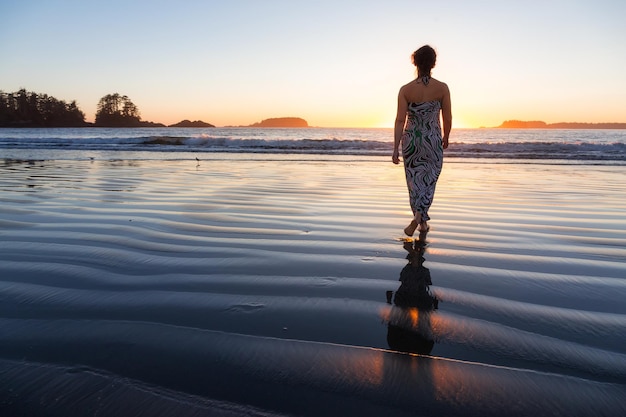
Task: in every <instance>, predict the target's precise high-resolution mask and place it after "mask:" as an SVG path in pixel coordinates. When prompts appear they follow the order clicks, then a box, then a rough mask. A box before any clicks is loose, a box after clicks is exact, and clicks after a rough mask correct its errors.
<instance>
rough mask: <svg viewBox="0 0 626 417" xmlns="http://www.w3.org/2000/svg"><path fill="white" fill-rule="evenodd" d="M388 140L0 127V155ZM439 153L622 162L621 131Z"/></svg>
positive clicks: (501, 132)
mask: <svg viewBox="0 0 626 417" xmlns="http://www.w3.org/2000/svg"><path fill="white" fill-rule="evenodd" d="M392 143H393V132H392V130H391V129H332V128H306V129H258V128H256V129H255V128H197V129H196V128H140V129H137V128H135V129H121V128H117V129H107V128H81V129H71V128H70V129H0V157H2V158H8V159H29V158H35V159H37V158H44V157H45V155H48V157H50V158H57V159H58V158H60V159H74V158H76V159H83V158H85V155H84V154H83V153H82V152H87V151H91V152H95V151H99V152H107V153H109V154H108V155H107V158H113V159H115V158H121V159H129V158H130V159H187V158H190V157H191V155H190V153H191V154H198V153H223V152H228V153H256V154H260V153H264V154H267V153H270V154H291V155H293V154H300V155H302V154H308V155H360V156H384V155H388V154H389V153H390V148H391V144H392ZM117 152H127V154H126V155H124V156H122V155H121V154H117V156H116V153H117ZM163 152H165V153H166V154H167V155H163V154H162V153H163ZM130 153H134V154H130ZM446 155H447V156H449V157H455V158H491V159H513V160H562V161H569V162H570V163H580V161H595V162H601V163H605V164H619V165H622V164H626V130H583V129H580V130H557V129H454V130H453V133H452V136H451V139H450V147H449V148H448V150H447V151H446Z"/></svg>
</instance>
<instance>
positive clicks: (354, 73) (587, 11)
mask: <svg viewBox="0 0 626 417" xmlns="http://www.w3.org/2000/svg"><path fill="white" fill-rule="evenodd" d="M0 16H2V21H3V24H2V25H1V26H0V56H1V57H2V60H1V62H0V89H1V90H3V91H5V92H12V91H16V90H18V89H19V88H22V87H24V88H26V89H28V90H30V91H35V92H40V93H47V94H50V95H53V96H55V97H56V98H59V99H63V100H66V101H71V100H77V102H78V104H79V106H80V107H81V109H83V111H85V113H86V116H87V119H88V120H93V118H94V114H95V108H96V104H97V102H98V100H99V99H100V98H101V97H102V96H104V95H106V94H109V93H114V92H118V93H120V94H126V95H128V96H129V97H130V98H131V100H132V101H133V102H134V103H135V104H136V105H137V106H138V107H139V109H140V111H141V114H142V118H143V119H144V120H150V121H156V122H162V123H167V124H170V123H175V122H178V121H180V120H182V119H192V120H196V119H201V120H204V121H207V122H210V123H213V124H216V125H218V126H224V125H241V124H250V123H254V122H257V121H260V120H262V119H265V118H269V117H281V116H298V117H303V118H305V119H307V120H308V121H309V124H311V125H315V126H346V127H358V126H365V127H370V126H371V127H379V126H391V125H392V123H393V118H394V116H395V105H396V97H397V92H398V89H399V87H400V86H401V85H402V84H404V83H406V82H408V81H410V80H411V79H412V78H413V76H414V67H413V66H412V65H411V62H410V54H411V53H412V52H413V51H414V50H415V49H416V48H417V47H419V46H421V45H423V44H426V43H428V44H430V45H432V46H434V47H435V48H436V49H437V51H438V53H439V57H438V62H437V67H436V68H435V69H434V71H433V75H434V76H435V78H438V79H441V80H442V81H444V82H446V83H448V85H449V86H450V89H451V91H452V99H453V111H454V125H455V126H456V127H479V126H494V125H498V124H500V123H501V122H502V121H503V120H506V119H521V120H544V121H546V122H560V121H582V122H611V121H621V122H626V116H625V115H626V112H625V111H624V109H626V82H625V81H624V79H623V73H624V70H625V69H626V47H624V44H625V42H626V25H624V24H623V17H624V16H626V2H623V1H604V0H599V1H595V2H588V1H510V2H503V1H474V2H467V1H440V2H431V1H428V2H426V1H415V0H413V1H394V0H390V1H386V2H381V1H366V0H363V1H340V0H335V1H317V2H315V1H307V2H304V1H297V0H292V1H271V0H268V1H264V2H261V1H238V0H230V1H184V0H182V1H176V2H173V1H132V0H126V1H117V0H113V1H89V0H82V1H56V0H49V1H31V0H15V1H10V0H0Z"/></svg>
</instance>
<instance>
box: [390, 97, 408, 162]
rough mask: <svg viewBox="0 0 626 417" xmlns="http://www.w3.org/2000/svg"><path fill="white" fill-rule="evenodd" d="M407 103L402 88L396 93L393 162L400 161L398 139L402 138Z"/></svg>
mask: <svg viewBox="0 0 626 417" xmlns="http://www.w3.org/2000/svg"><path fill="white" fill-rule="evenodd" d="M408 106H409V103H408V102H407V101H406V98H405V97H404V91H403V88H401V89H400V92H399V93H398V112H397V113H396V122H395V124H394V127H393V155H392V156H391V161H392V162H393V163H394V164H398V163H400V150H399V148H400V141H401V140H402V131H403V130H404V124H405V123H406V111H407V108H408Z"/></svg>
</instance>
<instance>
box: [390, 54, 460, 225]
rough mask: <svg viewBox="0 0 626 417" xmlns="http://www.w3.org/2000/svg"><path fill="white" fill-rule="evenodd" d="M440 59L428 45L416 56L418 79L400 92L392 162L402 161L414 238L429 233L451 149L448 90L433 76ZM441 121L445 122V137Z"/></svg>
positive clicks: (414, 56) (450, 113)
mask: <svg viewBox="0 0 626 417" xmlns="http://www.w3.org/2000/svg"><path fill="white" fill-rule="evenodd" d="M436 59H437V55H436V53H435V50H434V49H433V48H431V47H430V46H428V45H425V46H422V47H421V48H419V49H418V50H417V51H415V52H414V53H413V64H414V65H415V66H416V67H417V78H416V79H415V80H413V81H411V82H410V83H408V84H406V85H404V86H402V88H400V93H399V94H398V113H397V115H396V122H395V126H394V148H393V155H392V161H393V163H394V164H398V163H399V162H400V157H399V153H400V151H399V148H400V145H401V146H402V158H403V159H404V170H405V173H406V183H407V186H408V189H409V202H410V204H411V210H412V211H413V220H411V223H410V224H409V225H408V226H407V227H406V228H405V229H404V233H406V234H407V235H408V236H413V233H415V230H416V229H419V230H420V231H426V230H428V220H430V217H429V216H428V209H429V208H430V205H431V204H432V202H433V197H434V195H435V186H436V185H437V179H438V178H439V174H440V173H441V168H442V164H443V150H444V149H446V148H447V147H448V138H449V136H450V130H451V128H452V111H451V104H450V91H449V90H448V86H447V85H446V84H445V83H443V82H441V81H438V80H436V79H434V78H432V76H431V70H432V69H433V67H434V66H435V61H436ZM440 117H442V118H443V136H442V132H441V123H440Z"/></svg>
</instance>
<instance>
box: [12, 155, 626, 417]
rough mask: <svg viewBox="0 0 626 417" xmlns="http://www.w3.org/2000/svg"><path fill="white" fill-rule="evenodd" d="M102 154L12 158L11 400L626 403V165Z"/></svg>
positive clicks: (331, 410)
mask: <svg viewBox="0 0 626 417" xmlns="http://www.w3.org/2000/svg"><path fill="white" fill-rule="evenodd" d="M103 156H104V154H102V155H99V154H97V153H95V158H94V160H89V159H88V158H84V159H82V160H71V161H70V160H54V161H6V160H5V161H0V203H1V204H0V237H1V239H0V261H1V263H0V277H1V279H0V298H1V300H2V302H1V303H0V312H1V314H0V410H4V411H6V412H9V413H13V414H16V413H26V414H42V413H44V412H45V413H46V415H59V416H61V415H67V414H68V413H69V412H71V411H74V410H76V409H80V410H82V411H83V414H82V415H117V416H119V415H149V416H152V415H173V414H178V415H182V414H185V415H224V416H227V415H228V416H231V415H234V416H237V415H311V416H316V415H364V416H366V415H388V416H392V415H416V413H417V415H468V416H469V415H483V416H491V415H493V416H499V415H503V414H504V413H506V415H510V416H515V415H520V416H521V415H534V416H540V415H568V416H579V415H580V416H587V415H589V416H591V415H594V416H595V415H606V416H614V415H621V414H624V413H625V412H626V347H625V346H626V304H625V303H624V302H623V300H624V299H626V279H625V277H626V206H625V205H624V201H626V185H624V181H623V174H624V168H623V167H620V166H603V165H563V164H559V163H555V164H550V163H546V162H543V163H541V164H538V163H531V164H524V163H519V161H518V162H517V163H507V162H506V161H504V162H502V161H500V163H495V162H494V161H488V163H482V162H481V161H479V160H475V161H468V160H454V159H449V160H448V161H447V162H446V164H445V167H444V172H443V174H442V176H441V179H440V182H439V185H438V189H437V192H436V196H435V203H434V204H433V206H432V208H431V212H430V215H431V217H432V221H431V230H430V232H429V233H428V234H427V235H425V236H424V235H423V236H421V237H420V236H415V239H407V238H405V237H404V236H403V235H402V230H403V228H404V227H405V226H406V225H407V224H408V222H409V220H410V209H409V206H408V197H407V192H406V186H405V184H404V177H403V172H402V168H401V167H398V166H394V165H392V164H391V163H390V162H387V161H386V160H383V159H381V158H372V157H369V158H366V157H363V158H357V159H356V160H355V158H354V157H332V156H324V157H320V158H319V159H315V158H314V157H306V158H305V157H298V156H295V157H292V156H272V155H245V154H240V155H219V154H213V155H210V154H207V155H203V156H202V158H201V161H200V162H199V163H197V162H196V161H195V160H193V161H192V160H188V161H180V160H178V161H171V160H170V161H168V160H163V161H156V160H150V161H149V160H106V159H105V158H103ZM400 278H402V281H400Z"/></svg>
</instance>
